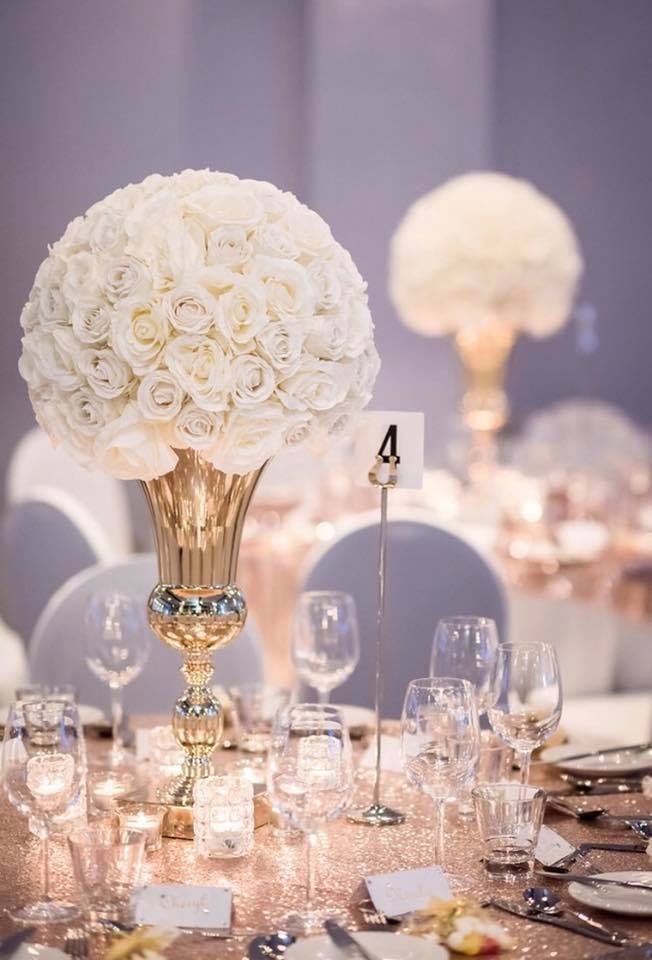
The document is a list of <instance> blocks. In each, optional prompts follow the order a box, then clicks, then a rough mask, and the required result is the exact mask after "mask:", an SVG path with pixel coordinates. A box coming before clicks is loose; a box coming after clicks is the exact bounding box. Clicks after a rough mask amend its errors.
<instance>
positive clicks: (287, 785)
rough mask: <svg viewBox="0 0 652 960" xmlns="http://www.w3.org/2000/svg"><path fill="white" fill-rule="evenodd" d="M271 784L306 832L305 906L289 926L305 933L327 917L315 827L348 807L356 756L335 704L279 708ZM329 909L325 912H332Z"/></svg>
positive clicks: (291, 821)
mask: <svg viewBox="0 0 652 960" xmlns="http://www.w3.org/2000/svg"><path fill="white" fill-rule="evenodd" d="M267 787H268V791H269V795H270V798H271V801H272V805H273V807H274V809H275V811H276V812H277V813H278V814H280V816H281V817H282V819H283V820H284V821H285V822H286V823H287V824H288V826H289V827H291V828H294V829H298V830H300V831H301V832H302V833H304V834H305V836H306V849H307V871H306V872H307V880H306V904H305V910H304V911H302V912H301V913H300V914H292V915H291V916H290V917H288V919H287V926H288V928H293V929H297V930H298V931H300V932H303V933H307V932H310V931H314V930H318V929H320V928H321V925H322V923H323V921H324V915H322V914H321V913H320V912H319V911H318V910H317V909H316V906H315V903H314V900H313V894H314V872H313V870H314V849H313V848H314V846H315V843H316V839H317V831H318V830H319V828H320V827H322V826H323V825H324V824H325V823H327V822H329V821H331V820H335V819H337V817H339V816H340V815H341V814H342V813H343V812H344V810H345V809H346V808H347V807H348V805H349V803H350V800H351V793H352V789H353V758H352V752H351V742H350V740H349V734H348V730H347V728H346V725H345V723H344V720H343V719H342V715H341V714H340V712H339V711H338V710H336V709H335V708H334V707H331V706H328V705H322V704H297V705H295V706H292V707H288V708H287V709H286V710H283V711H281V712H280V713H279V715H278V717H277V720H276V723H275V725H274V731H273V733H272V740H271V744H270V750H269V757H268V769H267ZM332 913H333V911H332V909H329V910H328V911H327V912H326V914H325V916H332Z"/></svg>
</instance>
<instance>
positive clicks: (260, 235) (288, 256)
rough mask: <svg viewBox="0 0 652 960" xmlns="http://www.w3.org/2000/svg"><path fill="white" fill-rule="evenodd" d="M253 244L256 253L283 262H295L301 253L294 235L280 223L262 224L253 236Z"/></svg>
mask: <svg viewBox="0 0 652 960" xmlns="http://www.w3.org/2000/svg"><path fill="white" fill-rule="evenodd" d="M251 242H252V244H253V248H254V251H255V252H256V253H262V254H264V255H265V256H268V257H280V258H281V259H282V260H295V259H296V258H297V257H298V256H299V253H300V250H299V247H298V245H297V243H296V241H295V239H294V237H293V236H292V234H291V233H290V232H289V231H288V230H286V229H285V227H284V226H283V225H282V224H280V223H261V224H260V226H259V227H257V229H256V231H255V232H254V234H253V235H252V238H251Z"/></svg>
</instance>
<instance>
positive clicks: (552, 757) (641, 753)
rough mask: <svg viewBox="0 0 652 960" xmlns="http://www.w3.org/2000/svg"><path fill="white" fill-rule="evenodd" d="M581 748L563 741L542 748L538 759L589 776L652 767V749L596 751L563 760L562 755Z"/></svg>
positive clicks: (638, 771)
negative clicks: (556, 744)
mask: <svg viewBox="0 0 652 960" xmlns="http://www.w3.org/2000/svg"><path fill="white" fill-rule="evenodd" d="M582 750H583V747H582V745H581V744H580V745H578V744H569V743H565V744H564V745H563V746H559V747H548V749H546V750H542V751H541V756H540V759H541V760H543V761H544V762H545V763H554V765H555V766H556V767H559V769H560V770H565V771H567V772H568V773H578V774H582V775H586V776H591V777H593V776H596V777H619V776H620V777H622V776H627V775H629V774H632V773H643V772H644V771H645V770H649V769H651V768H652V750H619V751H618V752H617V753H597V754H595V756H592V757H585V758H584V759H583V760H568V761H565V760H564V757H574V756H576V755H577V754H578V753H581V752H582ZM589 750H596V747H587V753H588V752H589Z"/></svg>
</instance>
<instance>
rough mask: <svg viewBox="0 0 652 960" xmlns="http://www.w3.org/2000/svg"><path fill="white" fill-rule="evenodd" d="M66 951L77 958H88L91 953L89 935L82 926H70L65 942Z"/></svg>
mask: <svg viewBox="0 0 652 960" xmlns="http://www.w3.org/2000/svg"><path fill="white" fill-rule="evenodd" d="M63 949H64V952H65V953H67V954H68V956H69V957H74V958H75V960H86V958H87V957H88V954H89V944H88V935H87V934H86V931H85V930H83V929H82V928H81V927H69V928H68V930H66V939H65V941H64V944H63Z"/></svg>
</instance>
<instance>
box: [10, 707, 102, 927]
mask: <svg viewBox="0 0 652 960" xmlns="http://www.w3.org/2000/svg"><path fill="white" fill-rule="evenodd" d="M84 760H85V754H84V743H83V739H82V736H81V724H80V721H79V713H78V711H77V707H76V706H75V705H74V704H72V703H70V702H69V701H67V700H53V699H49V700H27V701H22V702H20V703H18V702H16V703H14V704H13V705H12V706H11V708H10V711H9V716H8V718H7V723H6V726H5V734H4V744H3V750H2V779H3V786H4V790H5V793H6V794H7V797H8V799H9V801H10V803H11V804H12V805H13V806H14V807H15V808H16V809H17V810H18V811H20V813H22V814H23V815H24V816H26V817H29V818H30V821H31V823H32V824H33V825H34V826H35V827H36V832H37V835H38V836H39V837H40V838H41V841H42V843H41V849H42V862H43V896H42V898H41V899H40V900H38V901H36V902H35V903H29V904H26V905H25V906H23V907H21V908H19V909H18V910H16V911H14V912H13V913H12V916H13V917H14V919H16V920H19V921H22V922H24V923H29V924H36V923H56V922H58V921H63V920H69V919H71V918H73V917H75V916H77V915H78V913H79V909H78V908H77V907H75V906H74V905H72V904H69V903H64V902H60V901H58V900H55V899H53V898H52V897H51V896H50V872H49V849H50V847H49V838H50V833H51V830H52V826H53V822H54V821H55V819H56V818H57V817H61V816H62V815H64V814H65V813H66V812H67V811H68V810H70V809H71V807H72V806H73V805H74V804H75V803H76V802H77V800H78V798H79V795H80V791H81V788H82V784H83V780H84V769H85V766H84Z"/></svg>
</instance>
